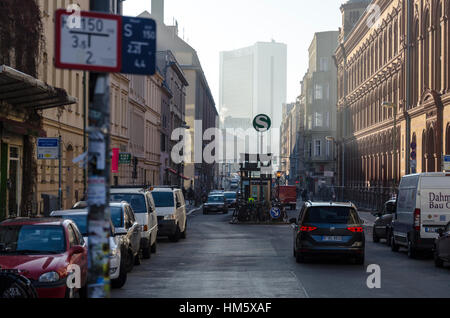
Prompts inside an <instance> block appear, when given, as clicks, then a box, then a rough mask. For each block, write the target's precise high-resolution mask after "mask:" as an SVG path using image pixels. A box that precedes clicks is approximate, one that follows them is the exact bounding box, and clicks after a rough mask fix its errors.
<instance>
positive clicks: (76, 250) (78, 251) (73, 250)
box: [69, 245, 85, 256]
mask: <svg viewBox="0 0 450 318" xmlns="http://www.w3.org/2000/svg"><path fill="white" fill-rule="evenodd" d="M84 251H85V250H84V247H82V246H79V245H77V246H74V247H72V248H71V249H70V252H69V254H70V256H72V255H77V254H83V253H84Z"/></svg>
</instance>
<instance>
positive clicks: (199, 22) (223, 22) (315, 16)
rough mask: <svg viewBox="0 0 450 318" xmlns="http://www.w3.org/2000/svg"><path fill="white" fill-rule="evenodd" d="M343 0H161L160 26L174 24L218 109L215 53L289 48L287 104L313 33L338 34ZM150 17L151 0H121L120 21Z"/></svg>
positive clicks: (303, 69) (295, 90) (294, 94)
mask: <svg viewBox="0 0 450 318" xmlns="http://www.w3.org/2000/svg"><path fill="white" fill-rule="evenodd" d="M346 1H347V0H166V1H165V23H166V24H169V25H172V24H173V19H174V18H175V19H176V20H177V21H178V25H179V36H180V37H183V34H184V39H185V40H187V42H188V43H189V44H190V45H191V46H192V47H193V48H194V49H195V50H196V51H197V53H198V55H199V58H200V62H201V63H202V67H203V70H204V72H205V74H206V77H207V80H208V83H209V86H210V88H211V91H212V93H213V95H214V99H215V102H216V105H217V109H219V105H218V103H219V52H221V51H228V50H234V49H238V48H241V47H246V46H250V45H253V44H254V43H255V42H257V41H271V40H272V39H274V40H275V41H277V42H282V43H285V44H287V46H288V63H287V67H288V72H287V74H288V78H287V83H288V84H287V98H288V100H287V102H293V101H295V98H296V97H297V96H298V95H299V93H300V80H301V79H302V78H303V75H304V74H305V72H306V71H307V69H308V47H309V44H310V43H311V40H312V38H313V35H314V32H320V31H330V30H337V29H338V28H339V27H340V25H341V12H340V10H339V7H340V5H341V4H342V3H344V2H346ZM144 10H147V11H148V12H151V0H126V1H125V2H124V15H129V16H136V15H138V14H140V13H141V12H142V11H144Z"/></svg>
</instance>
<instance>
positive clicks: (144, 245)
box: [111, 186, 158, 259]
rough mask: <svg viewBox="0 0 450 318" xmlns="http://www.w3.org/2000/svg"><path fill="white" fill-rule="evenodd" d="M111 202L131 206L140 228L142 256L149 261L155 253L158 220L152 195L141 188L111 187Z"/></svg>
mask: <svg viewBox="0 0 450 318" xmlns="http://www.w3.org/2000/svg"><path fill="white" fill-rule="evenodd" d="M111 201H113V202H121V201H126V202H128V203H129V204H130V205H131V208H132V209H133V211H134V214H135V217H136V221H137V222H138V223H139V225H141V227H142V233H141V249H142V256H143V257H144V258H145V259H149V258H150V257H151V254H152V253H156V238H157V235H158V218H157V215H156V207H155V202H154V201H153V197H152V194H151V193H150V191H148V190H146V188H145V187H143V186H118V187H111Z"/></svg>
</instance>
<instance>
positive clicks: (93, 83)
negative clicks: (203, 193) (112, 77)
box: [87, 0, 111, 298]
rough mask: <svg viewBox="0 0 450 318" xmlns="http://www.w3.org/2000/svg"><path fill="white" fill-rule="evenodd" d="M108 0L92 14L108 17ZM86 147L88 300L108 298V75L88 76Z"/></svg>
mask: <svg viewBox="0 0 450 318" xmlns="http://www.w3.org/2000/svg"><path fill="white" fill-rule="evenodd" d="M109 4H110V1H109V0H95V1H91V10H93V11H102V12H106V13H109V12H110V8H109ZM89 78H90V81H89V127H88V134H89V145H88V149H89V150H88V191H87V192H88V194H87V198H88V205H89V213H88V238H89V239H88V297H89V298H109V296H110V281H109V235H110V221H109V219H110V213H109V185H110V171H111V159H110V150H109V149H110V107H109V75H108V73H92V72H91V73H90V77H89Z"/></svg>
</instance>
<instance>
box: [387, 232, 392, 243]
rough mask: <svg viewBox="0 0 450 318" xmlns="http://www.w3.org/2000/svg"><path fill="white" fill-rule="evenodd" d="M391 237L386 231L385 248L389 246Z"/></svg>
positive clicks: (390, 233)
mask: <svg viewBox="0 0 450 318" xmlns="http://www.w3.org/2000/svg"><path fill="white" fill-rule="evenodd" d="M391 236H392V232H391V231H390V230H388V232H387V235H386V245H387V246H391Z"/></svg>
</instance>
